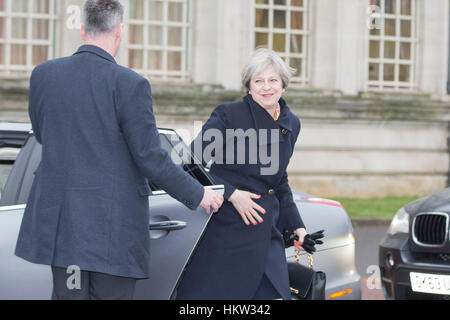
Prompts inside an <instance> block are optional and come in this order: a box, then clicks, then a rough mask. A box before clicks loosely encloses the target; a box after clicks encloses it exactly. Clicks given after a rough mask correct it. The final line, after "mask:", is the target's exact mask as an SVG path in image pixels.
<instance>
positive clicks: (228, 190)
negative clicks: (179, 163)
mask: <svg viewBox="0 0 450 320" xmlns="http://www.w3.org/2000/svg"><path fill="white" fill-rule="evenodd" d="M280 106H281V115H280V118H279V119H278V121H274V119H273V118H272V117H271V116H270V114H269V113H268V112H267V111H266V110H265V109H263V108H262V107H261V106H259V105H258V104H257V103H256V102H255V101H254V100H253V99H252V97H251V95H247V96H246V97H245V98H244V99H243V101H238V102H233V103H227V104H222V105H219V106H218V107H217V108H216V109H215V110H214V111H213V113H212V115H211V117H210V118H209V120H208V121H207V122H206V123H205V125H204V126H203V128H202V133H201V134H200V135H199V136H198V137H197V138H196V139H195V140H194V141H193V143H192V145H191V149H192V150H193V151H194V153H195V154H196V155H197V157H198V158H200V157H202V161H203V163H204V164H205V163H207V162H208V160H210V159H209V158H208V155H209V153H210V152H209V150H210V149H211V148H209V147H208V145H209V146H211V144H210V143H212V144H213V145H214V141H216V140H214V139H211V140H213V141H211V142H208V141H207V140H209V137H208V134H206V138H203V136H204V135H205V133H207V132H208V131H209V130H210V129H214V130H216V131H217V132H219V131H220V132H221V133H222V135H223V136H224V137H226V134H227V129H233V130H236V129H242V130H241V134H236V135H235V136H233V135H231V134H230V135H229V137H228V139H226V138H225V139H223V141H222V142H223V144H224V145H225V146H224V147H223V150H222V148H215V150H214V152H212V156H213V157H212V160H213V163H212V165H211V170H210V173H211V174H212V175H213V177H214V178H215V179H216V180H217V181H216V182H218V183H220V184H224V185H225V193H224V197H225V198H226V199H228V198H229V197H230V196H231V194H232V193H233V192H234V191H235V189H236V188H238V189H240V190H245V191H250V192H253V193H256V194H260V195H261V196H262V197H261V198H260V199H257V200H254V201H256V203H258V204H259V205H260V206H262V207H263V208H264V209H265V210H266V211H267V214H266V215H261V214H260V215H261V217H262V218H263V220H264V222H263V223H262V224H258V225H256V226H253V225H250V226H246V225H245V224H244V222H243V220H242V218H241V216H240V215H239V214H238V212H237V211H236V209H235V208H234V206H233V204H232V203H231V202H229V201H224V204H223V206H222V208H221V209H220V210H219V212H218V213H217V214H216V215H214V216H213V218H212V219H211V221H210V223H209V225H208V227H207V230H206V232H205V235H204V237H203V239H202V240H201V242H200V244H199V246H198V249H197V251H196V253H195V255H194V256H193V258H192V260H191V263H190V264H189V265H188V267H187V269H186V272H185V275H184V278H183V280H182V281H181V283H180V286H179V288H178V295H177V298H178V299H252V298H253V296H254V294H255V292H256V289H257V288H258V285H259V284H260V282H261V280H262V277H263V274H264V273H266V274H268V273H269V274H268V276H269V278H270V280H271V281H272V283H273V284H274V285H275V287H276V289H277V290H278V292H280V294H281V295H282V298H285V299H289V298H290V293H289V283H288V275H287V262H286V258H285V254H284V243H283V241H282V236H281V232H282V231H283V230H295V229H297V228H301V227H305V225H304V223H303V221H302V219H301V217H300V214H299V211H298V209H297V206H296V204H295V202H294V200H293V196H292V192H291V189H290V187H289V184H288V176H287V173H286V168H287V166H288V163H289V160H290V158H291V156H292V154H293V151H294V145H295V143H296V141H297V137H298V135H299V132H300V121H299V119H298V118H297V117H296V116H295V115H294V114H293V113H291V111H290V110H289V107H288V106H287V105H286V103H285V101H284V100H283V99H281V100H280ZM249 129H256V130H258V131H259V130H266V132H267V130H270V131H269V132H268V133H269V134H268V135H267V136H268V138H267V139H259V138H258V142H257V146H258V152H259V149H260V148H267V149H268V150H269V153H267V154H270V152H274V153H275V152H276V150H277V148H276V146H275V145H274V143H272V141H274V142H276V141H277V139H273V140H272V136H271V135H270V133H272V134H275V135H277V138H278V141H279V143H278V158H279V162H278V170H276V172H274V173H273V174H262V172H261V169H262V168H266V169H267V168H269V167H270V166H271V164H267V163H265V162H264V161H261V158H259V157H258V158H259V159H258V161H257V162H256V163H255V161H254V160H253V162H252V161H251V160H250V159H251V153H250V150H251V149H250V145H249V143H250V140H251V139H248V138H246V137H245V132H247V130H249ZM271 130H273V131H271ZM209 132H210V133H211V131H209ZM212 133H214V131H212ZM204 140H206V141H204ZM243 141H245V144H246V147H245V163H244V164H239V163H242V159H241V161H240V162H238V161H239V159H238V158H239V157H238V154H237V153H236V150H238V145H239V143H242V142H243ZM219 144H220V142H217V144H216V145H219ZM199 145H201V148H200V147H199ZM230 146H232V147H233V148H234V149H233V150H234V151H235V152H234V155H233V156H234V159H231V158H232V157H231V152H228V158H227V151H226V150H227V148H229V147H230ZM208 148H209V149H208ZM205 149H206V150H207V152H205V153H206V154H203V153H201V152H200V151H202V152H203V151H205ZM213 149H214V148H213ZM263 154H264V153H263ZM204 156H205V157H204ZM276 158H277V157H276V156H275V154H273V159H274V160H275V159H276ZM227 160H228V161H227ZM251 163H253V164H251ZM271 189H273V190H274V191H275V193H274V194H272V193H271V192H269V191H270V190H271ZM275 222H276V225H274V223H275ZM269 249H270V250H269ZM271 259H272V260H271ZM268 266H269V267H268ZM270 266H275V268H272V267H270ZM275 269H276V270H275Z"/></svg>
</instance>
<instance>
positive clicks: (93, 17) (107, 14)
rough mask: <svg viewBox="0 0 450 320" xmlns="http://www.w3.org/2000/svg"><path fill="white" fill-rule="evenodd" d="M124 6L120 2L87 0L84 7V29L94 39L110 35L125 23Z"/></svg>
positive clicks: (114, 0)
mask: <svg viewBox="0 0 450 320" xmlns="http://www.w3.org/2000/svg"><path fill="white" fill-rule="evenodd" d="M123 12H124V9H123V5H122V4H121V3H120V2H119V1H118V0H86V2H85V3H84V7H83V27H84V31H85V33H87V34H92V35H93V36H94V37H95V36H97V35H98V34H106V33H110V32H112V31H113V30H114V28H115V27H116V26H117V25H118V24H119V23H122V22H123Z"/></svg>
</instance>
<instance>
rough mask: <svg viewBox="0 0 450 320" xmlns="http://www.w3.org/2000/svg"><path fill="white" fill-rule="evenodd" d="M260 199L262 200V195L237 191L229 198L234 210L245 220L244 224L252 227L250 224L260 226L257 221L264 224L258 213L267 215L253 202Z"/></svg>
mask: <svg viewBox="0 0 450 320" xmlns="http://www.w3.org/2000/svg"><path fill="white" fill-rule="evenodd" d="M259 198H261V196H260V195H257V194H254V193H251V192H247V191H243V190H239V189H236V190H235V191H234V192H233V194H232V195H231V196H230V197H229V198H228V201H230V202H231V203H232V204H233V206H234V208H235V209H236V210H237V212H238V213H239V214H240V216H241V218H242V220H244V223H245V224H246V225H247V226H249V225H250V222H251V223H253V225H255V226H256V225H257V224H258V223H257V222H256V221H259V223H263V222H264V220H263V219H262V218H261V216H260V215H259V214H258V212H257V211H259V212H260V213H262V214H266V210H264V208H262V207H261V206H259V205H258V204H257V203H255V202H254V201H253V200H252V199H259Z"/></svg>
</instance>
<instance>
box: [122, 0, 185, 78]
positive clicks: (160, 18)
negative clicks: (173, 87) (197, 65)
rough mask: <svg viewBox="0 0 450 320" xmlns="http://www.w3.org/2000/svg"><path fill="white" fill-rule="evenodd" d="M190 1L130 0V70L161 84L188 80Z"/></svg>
mask: <svg viewBox="0 0 450 320" xmlns="http://www.w3.org/2000/svg"><path fill="white" fill-rule="evenodd" d="M189 2H190V1H189V0H130V10H129V21H128V26H129V33H128V66H129V67H130V68H132V69H134V70H135V71H136V72H138V73H140V74H142V75H143V76H147V77H151V78H153V79H161V80H186V79H188V78H189V63H188V59H189V31H190V21H189V19H190V5H189Z"/></svg>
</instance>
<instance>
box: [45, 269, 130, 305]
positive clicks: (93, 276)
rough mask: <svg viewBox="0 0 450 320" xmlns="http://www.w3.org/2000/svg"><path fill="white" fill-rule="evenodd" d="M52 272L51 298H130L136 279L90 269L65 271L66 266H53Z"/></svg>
mask: <svg viewBox="0 0 450 320" xmlns="http://www.w3.org/2000/svg"><path fill="white" fill-rule="evenodd" d="M52 273H53V294H52V299H53V300H131V299H133V296H134V289H135V286H136V279H132V278H124V277H117V276H112V275H109V274H104V273H99V272H92V271H80V272H79V273H78V274H77V273H76V272H70V273H67V269H66V268H59V267H54V266H52ZM78 276H79V277H78ZM76 277H78V278H79V279H77V278H76Z"/></svg>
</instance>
